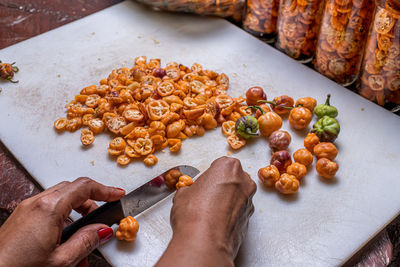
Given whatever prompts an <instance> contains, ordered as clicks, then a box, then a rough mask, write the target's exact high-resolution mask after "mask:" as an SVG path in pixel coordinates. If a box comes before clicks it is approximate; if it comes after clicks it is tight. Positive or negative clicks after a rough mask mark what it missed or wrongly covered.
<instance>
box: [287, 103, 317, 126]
mask: <svg viewBox="0 0 400 267" xmlns="http://www.w3.org/2000/svg"><path fill="white" fill-rule="evenodd" d="M311 119H312V113H311V111H310V110H309V109H308V108H305V107H295V108H294V109H292V110H291V111H290V114H289V123H290V126H292V127H293V128H294V129H295V130H303V129H305V128H306V127H307V126H308V124H310V122H311Z"/></svg>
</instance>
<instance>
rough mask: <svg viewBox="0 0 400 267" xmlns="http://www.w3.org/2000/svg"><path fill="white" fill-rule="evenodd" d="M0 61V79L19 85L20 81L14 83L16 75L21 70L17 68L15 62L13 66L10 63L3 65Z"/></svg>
mask: <svg viewBox="0 0 400 267" xmlns="http://www.w3.org/2000/svg"><path fill="white" fill-rule="evenodd" d="M1 63H2V62H1V60H0V78H3V79H6V80H9V81H10V82H12V83H17V82H18V81H14V80H13V77H14V73H16V72H18V71H19V69H18V67H17V66H14V64H15V62H14V63H12V64H9V63H3V64H1Z"/></svg>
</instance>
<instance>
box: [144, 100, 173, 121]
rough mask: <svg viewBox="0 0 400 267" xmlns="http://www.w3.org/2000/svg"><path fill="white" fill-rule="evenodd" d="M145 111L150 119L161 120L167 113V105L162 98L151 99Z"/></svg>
mask: <svg viewBox="0 0 400 267" xmlns="http://www.w3.org/2000/svg"><path fill="white" fill-rule="evenodd" d="M147 112H148V114H149V117H150V119H152V120H155V121H157V120H161V119H162V118H164V117H165V116H167V115H168V114H169V112H170V111H169V105H168V103H167V102H165V101H164V100H153V101H151V102H150V103H149V104H148V105H147Z"/></svg>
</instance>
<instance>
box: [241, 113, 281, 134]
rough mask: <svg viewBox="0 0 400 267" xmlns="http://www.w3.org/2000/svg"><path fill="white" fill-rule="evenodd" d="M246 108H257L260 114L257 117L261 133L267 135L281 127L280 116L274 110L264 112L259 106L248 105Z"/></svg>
mask: <svg viewBox="0 0 400 267" xmlns="http://www.w3.org/2000/svg"><path fill="white" fill-rule="evenodd" d="M248 108H253V109H257V110H259V111H260V112H261V114H262V115H261V116H260V117H258V119H257V121H258V125H259V129H260V133H261V135H263V136H266V137H268V136H270V135H271V134H272V133H273V132H275V131H277V130H279V129H280V128H281V127H282V118H281V117H280V116H279V115H278V114H276V113H275V112H265V111H264V110H263V109H262V108H261V107H259V106H250V107H248Z"/></svg>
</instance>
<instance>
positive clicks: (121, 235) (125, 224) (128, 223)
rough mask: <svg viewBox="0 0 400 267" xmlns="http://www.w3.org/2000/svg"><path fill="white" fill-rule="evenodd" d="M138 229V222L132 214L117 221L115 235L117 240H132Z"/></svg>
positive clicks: (134, 238)
mask: <svg viewBox="0 0 400 267" xmlns="http://www.w3.org/2000/svg"><path fill="white" fill-rule="evenodd" d="M138 231H139V223H138V222H137V221H136V219H135V218H133V217H132V216H128V217H126V218H124V219H122V220H121V221H120V222H119V226H118V230H117V232H116V233H115V236H116V237H117V238H118V239H119V240H125V241H128V242H134V241H135V240H136V235H137V233H138Z"/></svg>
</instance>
